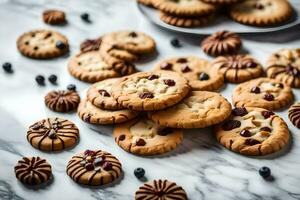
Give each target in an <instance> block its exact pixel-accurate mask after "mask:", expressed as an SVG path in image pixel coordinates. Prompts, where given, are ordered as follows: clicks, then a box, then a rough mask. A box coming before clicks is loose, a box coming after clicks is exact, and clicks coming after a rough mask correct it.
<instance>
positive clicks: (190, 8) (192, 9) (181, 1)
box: [152, 0, 216, 17]
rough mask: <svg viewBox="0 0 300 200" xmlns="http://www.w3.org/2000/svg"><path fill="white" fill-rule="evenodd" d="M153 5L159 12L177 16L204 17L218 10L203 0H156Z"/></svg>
mask: <svg viewBox="0 0 300 200" xmlns="http://www.w3.org/2000/svg"><path fill="white" fill-rule="evenodd" d="M152 4H153V6H154V7H155V8H157V9H158V10H160V11H162V12H164V13H168V14H170V15H175V16H186V17H191V16H203V15H207V14H212V13H214V12H215V10H216V6H214V5H212V4H208V3H205V2H203V1H201V0H176V1H174V0H155V1H153V2H152Z"/></svg>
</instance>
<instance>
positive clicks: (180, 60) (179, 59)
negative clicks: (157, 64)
mask: <svg viewBox="0 0 300 200" xmlns="http://www.w3.org/2000/svg"><path fill="white" fill-rule="evenodd" d="M176 62H177V63H187V59H186V58H178V59H177V61H176Z"/></svg>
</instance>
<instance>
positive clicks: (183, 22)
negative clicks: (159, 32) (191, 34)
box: [159, 12, 213, 28]
mask: <svg viewBox="0 0 300 200" xmlns="http://www.w3.org/2000/svg"><path fill="white" fill-rule="evenodd" d="M159 17H160V19H161V20H162V21H163V22H165V23H167V24H170V25H172V26H179V27H187V28H190V27H196V26H203V25H206V24H207V23H208V22H210V21H211V20H212V18H213V17H212V15H210V16H200V17H178V16H175V15H170V14H168V13H164V12H159Z"/></svg>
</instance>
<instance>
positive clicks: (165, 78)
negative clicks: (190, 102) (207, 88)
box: [112, 70, 190, 111]
mask: <svg viewBox="0 0 300 200" xmlns="http://www.w3.org/2000/svg"><path fill="white" fill-rule="evenodd" d="M189 90H190V86H189V85H188V82H187V80H186V79H185V78H183V77H182V76H180V74H178V73H175V72H171V71H162V70H160V71H153V72H138V73H135V74H132V75H130V76H126V77H123V78H122V79H121V80H120V82H119V83H118V84H116V85H114V86H113V87H112V95H113V97H114V98H116V99H117V101H118V102H119V103H120V104H121V105H122V106H123V107H124V108H128V109H131V110H138V111H151V110H162V109H165V108H167V107H170V106H172V105H174V104H176V103H178V102H179V101H181V100H182V99H183V98H184V97H185V96H186V95H187V94H188V92H189Z"/></svg>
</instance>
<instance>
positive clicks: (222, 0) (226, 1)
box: [202, 0, 241, 5]
mask: <svg viewBox="0 0 300 200" xmlns="http://www.w3.org/2000/svg"><path fill="white" fill-rule="evenodd" d="M202 1H203V2H205V3H210V4H214V5H230V4H234V3H237V2H239V1H241V0H202Z"/></svg>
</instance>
